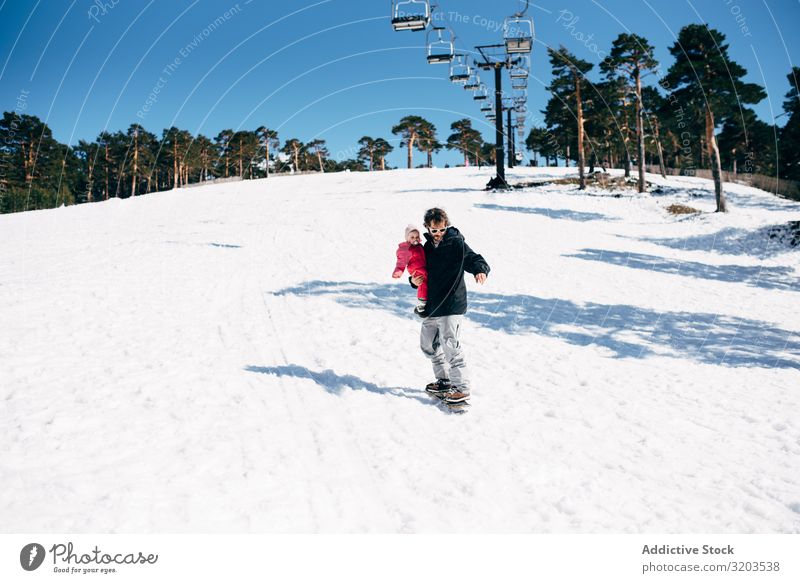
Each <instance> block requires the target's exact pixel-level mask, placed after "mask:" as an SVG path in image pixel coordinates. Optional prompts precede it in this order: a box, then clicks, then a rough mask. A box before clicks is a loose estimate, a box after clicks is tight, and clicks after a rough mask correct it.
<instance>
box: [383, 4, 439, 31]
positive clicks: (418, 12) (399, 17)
mask: <svg viewBox="0 0 800 583" xmlns="http://www.w3.org/2000/svg"><path fill="white" fill-rule="evenodd" d="M430 21H431V3H430V1H429V0H392V28H394V29H395V30H396V31H402V30H411V31H417V30H425V29H426V28H428V23H430Z"/></svg>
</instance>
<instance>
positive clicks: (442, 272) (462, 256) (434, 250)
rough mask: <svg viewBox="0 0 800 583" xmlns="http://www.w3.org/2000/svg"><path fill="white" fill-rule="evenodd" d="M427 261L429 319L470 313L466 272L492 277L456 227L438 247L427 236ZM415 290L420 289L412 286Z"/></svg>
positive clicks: (447, 232)
mask: <svg viewBox="0 0 800 583" xmlns="http://www.w3.org/2000/svg"><path fill="white" fill-rule="evenodd" d="M425 261H426V263H427V270H428V301H427V304H426V308H427V312H428V316H430V317H435V316H452V315H456V314H465V313H466V312H467V286H466V284H465V283H464V272H465V271H466V272H467V273H471V274H473V275H476V274H478V273H485V274H487V275H488V274H489V264H488V263H486V261H485V260H484V259H483V257H481V256H480V255H478V254H477V253H475V252H474V251H473V250H472V249H470V248H469V245H467V243H466V242H465V241H464V237H463V235H462V234H461V233H460V232H459V231H458V229H456V228H455V227H448V229H447V231H446V232H445V234H444V237H442V240H441V242H440V243H439V245H438V247H437V246H434V244H433V237H432V236H431V234H430V233H425ZM412 286H413V287H416V286H414V285H413V284H412Z"/></svg>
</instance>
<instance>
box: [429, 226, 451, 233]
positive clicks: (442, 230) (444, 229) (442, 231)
mask: <svg viewBox="0 0 800 583" xmlns="http://www.w3.org/2000/svg"><path fill="white" fill-rule="evenodd" d="M446 230H447V227H445V228H443V229H431V228H430V227H428V231H430V232H431V234H433V235H435V234H436V233H444V232H445V231H446Z"/></svg>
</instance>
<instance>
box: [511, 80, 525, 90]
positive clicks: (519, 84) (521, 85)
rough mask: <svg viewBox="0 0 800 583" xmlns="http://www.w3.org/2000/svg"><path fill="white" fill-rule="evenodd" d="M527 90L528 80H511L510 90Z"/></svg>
mask: <svg viewBox="0 0 800 583" xmlns="http://www.w3.org/2000/svg"><path fill="white" fill-rule="evenodd" d="M527 88H528V78H527V77H517V78H513V77H512V78H511V89H515V90H516V89H527Z"/></svg>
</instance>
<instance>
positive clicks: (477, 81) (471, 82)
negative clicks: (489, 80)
mask: <svg viewBox="0 0 800 583" xmlns="http://www.w3.org/2000/svg"><path fill="white" fill-rule="evenodd" d="M481 85H482V83H481V78H480V77H479V76H478V73H477V71H474V72H473V73H472V75H470V76H469V79H467V82H466V83H465V84H464V89H466V90H467V91H476V90H478V89H480V87H481Z"/></svg>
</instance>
